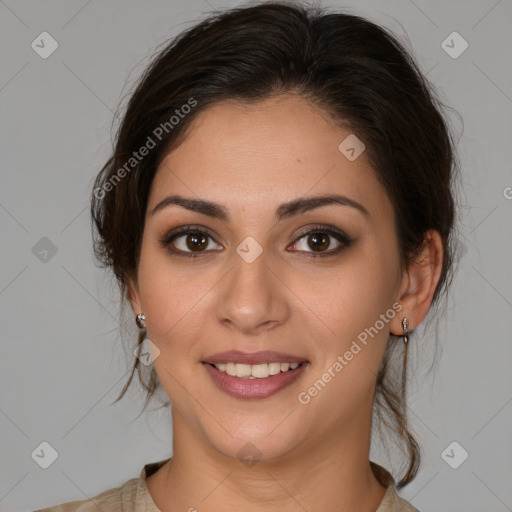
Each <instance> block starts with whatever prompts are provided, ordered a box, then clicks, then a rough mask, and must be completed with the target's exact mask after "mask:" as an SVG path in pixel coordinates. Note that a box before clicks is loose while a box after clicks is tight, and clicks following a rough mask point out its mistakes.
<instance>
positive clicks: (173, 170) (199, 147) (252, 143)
mask: <svg viewBox="0 0 512 512" xmlns="http://www.w3.org/2000/svg"><path fill="white" fill-rule="evenodd" d="M347 137H354V134H351V132H350V130H349V129H346V128H345V129H343V128H341V127H339V126H337V125H336V124H335V123H334V122H333V120H332V119H330V118H329V116H328V115H327V114H326V113H325V112H324V111H323V110H321V109H319V108H318V107H316V106H314V105H312V104H311V103H309V102H308V101H306V100H305V99H303V98H301V97H298V96H296V95H292V94H287V95H282V96H278V97H276V98H272V99H268V100H265V101H261V102H258V103H251V104H244V103H240V102H223V103H220V104H216V105H214V106H212V107H210V108H208V109H206V110H205V111H203V112H201V113H200V114H199V115H198V116H197V117H196V119H194V121H193V122H192V123H191V124H190V126H189V129H188V131H187V136H186V138H185V140H184V142H183V143H182V144H181V145H180V146H179V147H178V148H176V149H175V150H173V151H172V152H171V153H170V154H169V155H167V157H166V158H165V159H164V160H163V162H162V164H161V165H160V166H159V168H158V170H157V173H156V175H155V178H154V182H153V186H152V189H151V194H150V199H149V204H148V209H151V208H152V207H154V205H155V204H157V203H158V202H159V201H160V200H161V199H163V198H164V197H165V195H168V194H170V193H176V194H182V195H187V196H196V197H199V198H205V199H209V200H212V201H216V202H220V203H223V204H229V205H232V207H233V208H235V207H237V208H241V209H244V208H245V207H249V206H250V205H254V206H258V205H259V207H263V206H264V205H265V204H267V203H269V204H271V203H274V202H275V203H277V202H283V201H286V200H290V199H295V198H297V197H302V196H309V195H315V194H325V193H339V194H343V195H345V196H348V197H351V198H353V199H354V200H355V201H358V202H360V203H363V204H364V205H365V206H366V207H367V209H368V210H370V213H371V215H372V217H373V216H374V215H377V216H378V215H385V214H386V209H388V210H389V208H391V205H390V203H389V201H388V199H387V196H386V194H385V191H384V189H383V187H382V186H381V184H380V182H379V180H378V179H377V176H376V174H375V171H374V170H373V169H372V168H371V166H370V165H369V163H368V161H367V158H366V156H365V154H364V152H363V153H362V154H361V155H360V156H359V157H358V158H356V159H355V160H352V161H351V160H349V159H348V158H347V157H346V156H345V154H344V153H343V152H341V151H340V149H339V146H340V144H342V143H343V141H345V140H346V139H347ZM348 140H352V139H350V138H349V139H348ZM372 210H373V212H372ZM387 213H389V212H387Z"/></svg>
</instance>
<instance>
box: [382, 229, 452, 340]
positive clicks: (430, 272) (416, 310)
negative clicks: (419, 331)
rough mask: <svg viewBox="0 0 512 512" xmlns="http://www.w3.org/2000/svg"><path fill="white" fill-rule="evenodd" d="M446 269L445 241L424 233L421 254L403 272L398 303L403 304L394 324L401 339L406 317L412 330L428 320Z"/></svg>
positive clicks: (392, 330) (435, 234)
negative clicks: (443, 270) (444, 268)
mask: <svg viewBox="0 0 512 512" xmlns="http://www.w3.org/2000/svg"><path fill="white" fill-rule="evenodd" d="M442 267H443V242H442V239H441V235H440V234H439V233H438V232H437V231H434V230H431V231H428V232H427V233H426V234H425V241H424V244H423V247H422V249H421V252H420V253H419V254H418V256H417V257H416V258H415V259H414V260H413V261H411V262H410V263H409V264H408V265H407V268H406V269H405V270H404V278H403V283H404V286H402V287H401V289H400V292H399V297H398V298H397V300H398V302H399V303H400V304H401V305H402V310H401V314H400V318H398V317H396V318H395V319H394V320H396V321H394V322H392V324H391V332H392V333H393V334H396V335H399V336H401V335H402V333H403V327H402V325H401V322H402V319H403V317H407V318H408V322H409V331H411V330H412V329H415V328H416V327H417V326H418V325H419V324H420V323H421V322H422V321H423V319H424V318H425V316H426V315H427V313H428V310H429V308H430V305H431V304H432V298H433V296H434V292H435V290H436V287H437V283H438V282H439V279H440V277H441V271H442Z"/></svg>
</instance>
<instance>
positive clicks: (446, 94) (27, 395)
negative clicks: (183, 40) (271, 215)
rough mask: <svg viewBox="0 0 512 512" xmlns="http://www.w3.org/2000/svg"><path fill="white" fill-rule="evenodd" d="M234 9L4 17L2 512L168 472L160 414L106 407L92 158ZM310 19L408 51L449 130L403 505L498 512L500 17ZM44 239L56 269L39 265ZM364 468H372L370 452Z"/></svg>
mask: <svg viewBox="0 0 512 512" xmlns="http://www.w3.org/2000/svg"><path fill="white" fill-rule="evenodd" d="M233 5H237V2H226V1H223V2H222V3H221V2H220V0H219V1H216V0H208V2H206V1H205V0H187V1H186V2H185V1H181V2H180V1H177V0H173V1H146V2H142V1H138V2H135V1H123V2H121V1H109V2H100V1H98V0H92V1H91V0H89V1H84V0H80V1H76V0H73V1H67V2H63V1H60V2H57V1H47V0H43V1H42V0H37V1H35V0H34V1H14V0H4V1H2V0H0V16H1V18H0V23H1V30H0V38H1V40H0V49H1V50H0V51H1V78H0V108H1V125H0V130H1V147H0V154H1V155H2V159H1V192H0V221H1V226H2V230H1V240H0V243H1V266H0V269H1V270H0V272H1V275H0V300H1V304H2V306H1V319H0V325H1V335H2V348H1V356H2V357H1V373H0V379H1V391H2V393H1V403H0V431H1V432H2V437H1V450H2V451H1V459H0V460H1V467H0V510H2V511H28V510H33V509H35V508H38V507H42V506H48V505H53V504H56V503H60V502H63V501H69V500H72V499H85V498H87V497H91V496H94V495H95V494H97V493H99V492H101V491H103V490H105V489H108V488H111V487H115V486H118V485H120V484H122V483H123V482H124V481H126V480H128V479H129V478H133V477H136V476H138V475H139V473H140V470H141V469H142V466H143V465H144V464H145V463H148V462H153V461H157V460H161V459H164V458H167V457H169V456H170V455H171V454H172V451H171V450H172V446H171V442H172V431H171V422H170V416H169V410H168V409H167V410H160V411H156V412H152V413H150V414H145V415H142V416H140V417H139V418H137V415H138V413H139V411H140V408H141V406H142V398H143V396H142V393H141V392H138V391H137V390H136V389H134V390H133V391H132V392H131V393H129V394H128V395H127V396H126V397H125V398H124V399H123V400H122V401H121V402H120V403H118V404H115V405H111V403H112V402H113V401H114V399H115V398H116V397H117V395H118V394H119V392H120V390H121V388H122V385H123V384H124V382H125V377H126V372H127V369H128V366H127V365H128V362H127V359H126V356H125V352H124V351H123V349H122V345H121V343H120V341H119V339H118V331H119V323H118V322H119V304H118V297H117V291H116V288H115V286H114V285H113V281H112V280H111V279H110V278H108V276H107V275H106V274H105V273H104V271H102V270H100V269H97V268H96V267H95V265H94V262H93V258H92V248H91V238H90V221H89V214H88V194H89V190H90V187H91V180H92V178H93V177H94V176H95V174H96V172H97V171H98V170H99V168H100V167H101V165H102V164H103V163H104V161H105V159H106V158H107V156H108V152H109V148H110V124H111V120H112V114H113V111H114V110H115V108H116V106H117V105H118V103H119V100H120V98H121V94H122V93H125V92H127V90H128V86H129V84H130V83H132V82H131V81H132V80H134V79H135V78H137V77H138V76H139V73H140V72H141V71H142V69H143V68H144V65H145V63H147V59H148V57H149V56H150V55H151V53H152V51H153V50H154V48H155V47H156V45H158V44H159V43H161V42H163V41H164V40H166V39H168V38H170V37H171V36H173V35H175V34H177V33H178V32H179V31H181V30H182V29H184V28H185V27H188V26H190V25H191V24H192V23H193V22H194V21H197V20H199V19H200V18H201V17H202V16H203V15H204V13H205V12H206V11H209V10H211V9H212V8H222V7H227V6H233ZM322 5H333V6H340V7H341V6H343V7H347V10H348V11H349V12H352V13H356V14H362V15H364V16H368V17H369V18H370V19H372V20H374V21H378V22H380V23H382V24H384V25H386V26H387V27H389V28H391V29H392V30H393V31H394V32H395V33H397V34H398V35H399V36H401V35H403V33H404V31H405V33H406V34H407V36H408V38H409V40H410V43H411V45H412V48H413V49H414V52H415V55H416V57H417V59H418V61H419V63H420V66H421V68H422V70H423V71H424V72H425V73H428V77H429V78H430V79H431V80H432V81H433V82H434V83H435V84H436V85H437V86H438V87H439V90H440V95H441V98H442V99H443V100H444V101H445V102H446V103H448V104H449V105H451V106H452V107H453V108H454V109H455V110H456V111H458V112H459V113H460V115H461V116H462V119H463V126H462V123H461V122H460V120H458V118H457V116H455V115H451V119H452V121H453V123H454V126H455V128H456V130H457V131H458V132H459V135H460V145H459V149H460V158H461V164H462V170H463V184H464V191H465V196H464V197H463V202H464V207H463V208H462V210H461V223H460V244H461V247H462V249H463V256H462V258H461V260H460V270H459V273H458V275H457V278H456V281H455V283H454V286H453V289H452V292H453V293H452V295H451V298H450V301H449V303H448V309H447V314H446V316H445V318H444V320H442V321H441V323H440V324H439V346H440V348H441V349H442V353H441V355H440V357H439V359H438V361H439V363H438V365H437V369H436V373H435V376H433V375H432V374H431V375H429V376H425V371H426V370H428V367H429V366H430V363H431V361H432V350H431V347H432V340H433V338H432V335H426V336H425V337H424V338H422V339H418V344H419V345H420V347H419V348H420V352H418V353H416V354H413V358H414V359H415V360H416V361H417V363H416V369H415V372H414V375H415V385H414V386H413V388H412V390H411V393H410V398H411V404H410V407H411V409H410V410H411V413H410V416H411V422H412V426H413V428H414V430H415V431H416V433H417V435H418V437H419V438H420V440H421V443H422V447H423V454H424V459H423V465H422V467H421V471H420V473H419V475H418V477H417V479H416V480H415V481H414V482H413V483H412V484H411V485H410V486H408V487H406V488H405V489H404V490H403V491H402V494H403V496H404V497H406V498H407V499H409V500H411V501H412V503H413V504H414V505H415V506H416V507H418V508H419V509H420V510H421V511H422V512H426V511H462V510H464V511H466V512H473V511H475V512H476V511H486V512H491V511H505V510H512V488H511V486H510V482H511V481H512V480H511V476H512V470H511V469H512V436H511V435H510V433H511V432H512V386H511V384H512V372H511V371H510V367H511V362H512V361H511V359H512V357H511V352H512V351H511V345H510V341H511V332H512V325H511V317H512V314H511V313H512V272H511V267H510V261H512V259H511V253H512V247H511V245H512V244H511V237H510V233H511V230H510V226H511V220H512V219H511V217H512V199H510V198H511V197H512V189H511V188H510V187H512V175H511V172H510V169H511V161H512V157H511V156H512V155H511V152H512V149H511V147H512V144H511V133H512V129H511V127H512V115H511V114H512V92H511V89H512V87H511V77H512V73H511V65H510V48H512V35H511V34H512V32H511V31H510V26H511V23H512V2H511V1H510V0H500V1H496V0H489V1H446V0H443V1H429V2H427V1H420V0H415V1H414V2H413V1H411V0H401V1H386V2H378V1H372V2H370V1H362V2H352V3H347V2H345V3H342V2H334V1H333V2H330V3H329V4H327V3H325V4H324V3H322ZM43 31H47V32H49V33H50V34H51V35H52V37H53V38H54V39H55V40H56V41H57V42H58V44H59V47H58V49H57V50H56V51H55V52H54V53H53V54H52V55H51V56H50V57H49V58H47V59H42V58H41V57H40V56H39V55H38V54H37V53H36V52H35V51H34V50H33V49H32V48H31V43H32V41H33V40H35V39H36V37H37V36H38V35H39V34H40V33H41V32H43ZM453 31H457V32H459V33H460V34H461V35H462V36H463V38H464V39H465V40H466V41H467V42H468V44H469V47H468V49H467V50H466V51H465V52H464V53H463V54H462V55H460V56H459V57H458V58H456V59H454V58H452V57H450V56H449V55H448V54H447V53H446V52H445V51H444V49H443V48H442V47H441V43H442V41H443V40H445V38H446V37H447V36H448V35H449V34H451V33H452V32H453ZM457 44H459V43H457ZM126 84H128V85H126ZM43 237H47V238H48V239H49V240H51V242H52V243H53V244H54V245H55V247H56V248H57V252H56V254H54V255H52V253H51V251H50V252H49V253H48V254H45V253H43V252H41V251H42V250H43V249H44V247H45V245H44V244H47V245H48V241H43V242H39V241H40V239H41V238H43ZM38 242H39V244H40V245H36V244H37V243H38ZM41 244H43V245H42V246H41ZM34 246H36V249H33V247H34ZM41 247H43V249H41ZM34 253H35V254H34ZM45 258H46V260H45ZM42 260H43V261H42ZM135 334H136V330H135V328H133V343H134V344H135V342H136V337H135ZM427 334H428V333H427ZM136 382H137V381H136ZM136 387H137V386H135V388H136ZM43 441H46V442H48V443H50V444H51V446H53V447H54V449H55V450H56V451H57V452H58V458H57V460H56V461H55V462H54V463H53V464H52V465H51V466H50V467H49V468H48V469H42V468H41V467H40V466H39V465H38V464H36V462H34V460H33V459H32V457H31V453H32V452H33V451H34V450H35V449H36V448H37V447H38V446H39V445H40V443H41V442H43ZM453 441H457V442H458V443H459V444H460V446H462V447H463V448H464V449H465V450H466V451H467V452H468V453H469V457H468V459H467V460H466V461H465V462H464V463H463V464H461V465H460V466H459V467H458V468H457V469H452V468H451V467H450V466H449V465H448V464H447V463H446V462H445V460H443V458H442V456H441V453H442V452H443V450H444V449H445V448H446V447H447V446H448V445H449V444H450V443H452V442H453ZM452 453H453V455H452V459H453V458H455V459H456V458H457V457H460V454H461V453H462V452H461V449H460V448H458V447H457V448H456V449H455V451H454V452H451V453H450V454H452ZM374 458H375V459H376V460H378V461H382V462H383V463H384V464H385V465H386V464H387V462H386V455H385V453H384V452H383V451H382V450H380V449H376V451H375V453H374Z"/></svg>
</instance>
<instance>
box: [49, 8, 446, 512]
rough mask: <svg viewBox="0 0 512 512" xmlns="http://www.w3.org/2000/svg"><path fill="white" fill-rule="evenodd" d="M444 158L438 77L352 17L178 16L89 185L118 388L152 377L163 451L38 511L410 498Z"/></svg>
mask: <svg viewBox="0 0 512 512" xmlns="http://www.w3.org/2000/svg"><path fill="white" fill-rule="evenodd" d="M455 169H456V165H455V159H454V154H453V143H452V139H451V136H450V133H449V131H448V129H447V125H446V122H445V120H444V118H443V115H442V113H441V105H440V103H439V102H438V100H437V99H436V96H435V94H434V92H433V91H432V89H431V88H430V86H429V85H428V83H427V82H426V80H425V78H424V77H423V76H422V75H421V73H420V72H419V70H418V68H417V66H416V64H415V62H414V60H413V59H412V58H411V56H410V55H409V54H408V53H407V52H406V50H405V49H404V48H403V47H402V46H401V45H400V43H398V42H397V41H396V39H395V38H394V37H393V36H392V35H391V34H390V33H389V32H388V31H386V30H385V29H383V28H381V27H378V26H377V25H375V24H373V23H371V22H369V21H367V20H364V19H362V18H360V17H357V16H352V15H347V14H339V13H328V12H326V11H325V10H321V9H318V8H317V9H313V8H306V7H302V6H300V5H297V6H294V5H289V4H282V3H263V4H260V5H256V6H251V7H241V8H238V9H232V10H229V11H225V12H222V13H219V14H216V15H214V16H211V17H210V18H208V19H206V20H205V21H203V22H201V23H199V24H197V25H196V26H194V27H192V28H191V29H189V30H187V31H186V32H184V33H182V34H181V35H180V36H179V37H178V38H177V39H175V40H174V41H173V42H172V43H171V44H169V45H168V46H167V47H166V48H165V49H164V50H163V51H161V52H160V53H159V54H158V55H157V56H156V57H155V59H154V60H153V62H152V63H151V65H150V66H149V67H148V69H147V70H146V72H145V74H144V76H143V78H142V80H141V81H140V83H139V84H138V86H137V88H136V90H135V91H134V93H133V95H132V97H131V99H130V102H129V104H128V107H127V110H126V112H125V114H124V117H123V120H122V124H121V127H120V130H119V132H118V134H117V140H116V145H115V148H114V152H113V155H112V156H111V158H110V159H109V160H108V162H107V163H106V164H105V166H104V167H103V169H102V171H101V172H100V174H99V175H98V176H97V178H96V182H95V185H94V191H93V195H92V215H93V219H94V224H95V228H96V238H95V250H96V254H97V256H98V258H99V260H100V261H101V262H102V263H104V264H105V265H107V266H109V267H110V268H111V269H112V271H113V272H114V274H115V276H116V277H117V280H118V282H119V285H120V289H121V294H122V297H123V298H126V299H128V301H129V303H130V305H131V308H132V311H133V315H134V317H135V321H136V323H137V326H138V327H139V329H140V334H139V344H138V346H139V350H138V351H137V355H138V357H137V358H135V362H134V366H133V368H132V373H131V376H130V380H129V381H128V382H127V383H126V385H125V387H124V389H123V391H122V393H121V395H120V397H119V398H121V397H122V396H123V395H124V392H125V391H126V389H127V387H128V385H129V384H130V382H131V379H132V377H133V375H134V372H135V371H138V372H139V378H140V379H141V382H142V383H143V384H144V386H145V387H146V390H147V391H148V400H149V398H151V396H152V395H153V394H154V392H155V391H156V390H157V389H158V388H159V386H160V384H161V386H162V388H163V390H165V392H166V394H167V395H168V396H169V398H170V402H171V403H172V413H173V414H172V421H173V456H172V457H171V458H170V459H165V460H162V461H159V462H156V463H152V464H147V465H146V466H145V467H144V468H143V470H142V472H141V474H140V477H139V478H134V479H132V480H129V481H128V482H126V483H125V484H124V485H123V486H122V487H119V488H116V489H110V490H108V491H105V492H104V493H102V494H100V495H98V496H96V497H94V498H93V499H91V500H85V501H80V502H72V503H67V504H64V505H61V506H56V507H52V508H49V509H45V510H47V511H54V512H57V511H71V510H73V511H80V512H85V511H89V510H94V509H96V508H100V509H101V510H124V511H126V510H130V511H137V512H139V511H150V510H151V511H157V510H160V511H162V512H166V511H176V510H189V511H193V510H198V511H219V510H223V511H231V510H251V511H263V510H264V511H274V510H275V511H277V510H279V511H294V510H308V511H314V510H322V511H345V510H346V511H349V510H350V511H353V510H358V511H368V512H370V511H373V512H375V511H377V512H389V511H398V510H402V511H405V510H407V511H414V510H416V509H415V508H414V507H413V506H412V505H411V504H409V503H407V502H406V501H405V500H404V499H402V498H400V497H399V496H398V494H397V489H399V488H401V487H403V486H404V485H406V484H408V483H409V482H411V481H412V480H413V478H414V477H415V475H416V472H417V470H418V466H419V461H420V453H419V446H418V444H417V442H416V440H415V439H414V437H413V436H412V434H411V433H410V432H409V429H408V424H407V415H406V400H405V398H406V393H405V389H406V381H407V347H408V345H409V343H414V342H416V341H417V340H416V338H415V336H414V330H415V329H416V327H417V326H418V325H419V324H420V323H421V322H422V321H423V320H424V318H425V316H426V315H427V312H428V311H429V309H430V308H431V307H432V306H433V305H434V304H435V303H436V302H437V301H438V299H439V298H440V297H441V295H442V293H443V292H444V291H445V290H446V287H447V284H448V282H449V278H450V276H451V268H452V267H451V262H452V257H453V256H452V243H451V240H452V231H453V225H454V209H455V207H454V200H453V194H452V190H451V184H452V181H453V175H454V170H455ZM143 347H145V348H143ZM143 350H146V353H144V352H143ZM148 351H149V352H148ZM149 358H150V359H149ZM151 363H152V364H151ZM145 370H149V371H150V374H149V377H148V376H147V375H146V373H145ZM147 403H148V402H147V401H146V404H147ZM146 404H145V405H146ZM379 419H383V420H384V422H385V424H386V425H389V426H390V427H391V432H393V431H394V432H395V434H396V435H397V436H398V445H399V446H401V447H402V448H403V449H404V451H405V453H406V458H407V464H406V469H405V471H404V473H403V474H402V475H401V478H400V480H399V481H398V483H397V484H396V485H395V480H394V478H393V477H392V476H391V474H390V473H389V472H388V471H387V470H386V469H385V468H383V467H382V466H379V465H377V464H375V463H374V462H372V461H370V460H369V452H370V438H371V432H372V425H373V428H375V422H376V421H377V420H379Z"/></svg>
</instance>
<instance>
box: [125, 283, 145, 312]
mask: <svg viewBox="0 0 512 512" xmlns="http://www.w3.org/2000/svg"><path fill="white" fill-rule="evenodd" d="M126 297H127V299H128V300H129V301H130V305H131V307H132V311H133V314H134V315H135V316H137V315H138V314H140V313H142V306H141V303H140V296H139V286H138V284H137V281H136V280H135V279H134V278H132V277H130V278H128V284H127V289H126Z"/></svg>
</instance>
